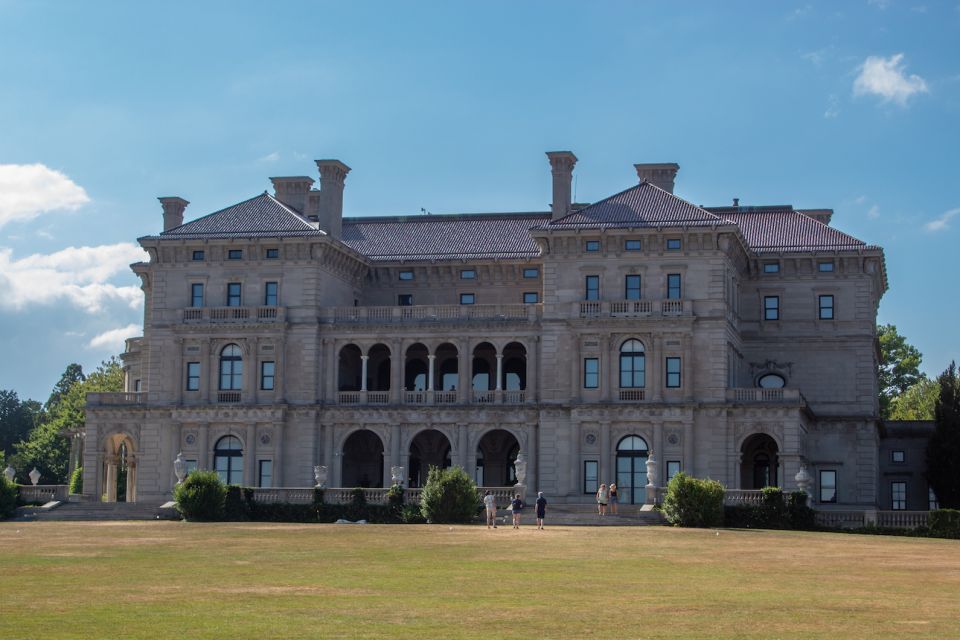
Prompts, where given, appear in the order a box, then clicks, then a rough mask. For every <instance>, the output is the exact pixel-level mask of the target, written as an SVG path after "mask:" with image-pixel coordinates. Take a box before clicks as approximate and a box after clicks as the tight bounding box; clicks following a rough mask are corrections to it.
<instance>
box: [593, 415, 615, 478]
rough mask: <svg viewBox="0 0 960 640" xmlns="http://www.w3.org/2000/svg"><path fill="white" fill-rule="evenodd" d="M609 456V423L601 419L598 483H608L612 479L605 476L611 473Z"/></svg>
mask: <svg viewBox="0 0 960 640" xmlns="http://www.w3.org/2000/svg"><path fill="white" fill-rule="evenodd" d="M610 460H611V457H610V423H609V422H608V421H603V422H601V423H600V474H599V477H598V478H597V481H598V482H599V483H600V484H608V485H609V484H610V482H612V480H611V479H610V478H608V477H607V476H608V475H610V474H612V473H613V469H611V468H610V465H611V462H610ZM614 475H615V474H614Z"/></svg>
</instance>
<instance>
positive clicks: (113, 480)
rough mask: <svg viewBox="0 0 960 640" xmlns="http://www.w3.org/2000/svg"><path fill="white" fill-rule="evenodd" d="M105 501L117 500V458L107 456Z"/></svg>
mask: <svg viewBox="0 0 960 640" xmlns="http://www.w3.org/2000/svg"><path fill="white" fill-rule="evenodd" d="M106 494H107V502H116V501H117V458H116V456H109V457H108V458H107V491H106Z"/></svg>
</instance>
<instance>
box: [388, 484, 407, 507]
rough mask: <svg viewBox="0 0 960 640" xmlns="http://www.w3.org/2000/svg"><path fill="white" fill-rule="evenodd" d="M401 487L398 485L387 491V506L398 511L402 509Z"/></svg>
mask: <svg viewBox="0 0 960 640" xmlns="http://www.w3.org/2000/svg"><path fill="white" fill-rule="evenodd" d="M403 493H404V492H403V487H402V486H401V485H399V484H395V485H392V486H391V487H390V488H389V489H387V504H388V505H390V506H391V507H393V508H394V509H396V510H397V511H399V510H400V509H402V508H403Z"/></svg>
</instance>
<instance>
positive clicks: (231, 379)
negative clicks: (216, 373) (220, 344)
mask: <svg viewBox="0 0 960 640" xmlns="http://www.w3.org/2000/svg"><path fill="white" fill-rule="evenodd" d="M241 353H242V352H241V351H240V347H238V346H237V345H235V344H228V345H227V346H225V347H224V348H223V350H221V351H220V391H240V390H241V389H243V357H242V355H241Z"/></svg>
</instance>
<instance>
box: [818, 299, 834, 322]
mask: <svg viewBox="0 0 960 640" xmlns="http://www.w3.org/2000/svg"><path fill="white" fill-rule="evenodd" d="M818 299H819V305H820V319H821V320H833V296H818Z"/></svg>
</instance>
